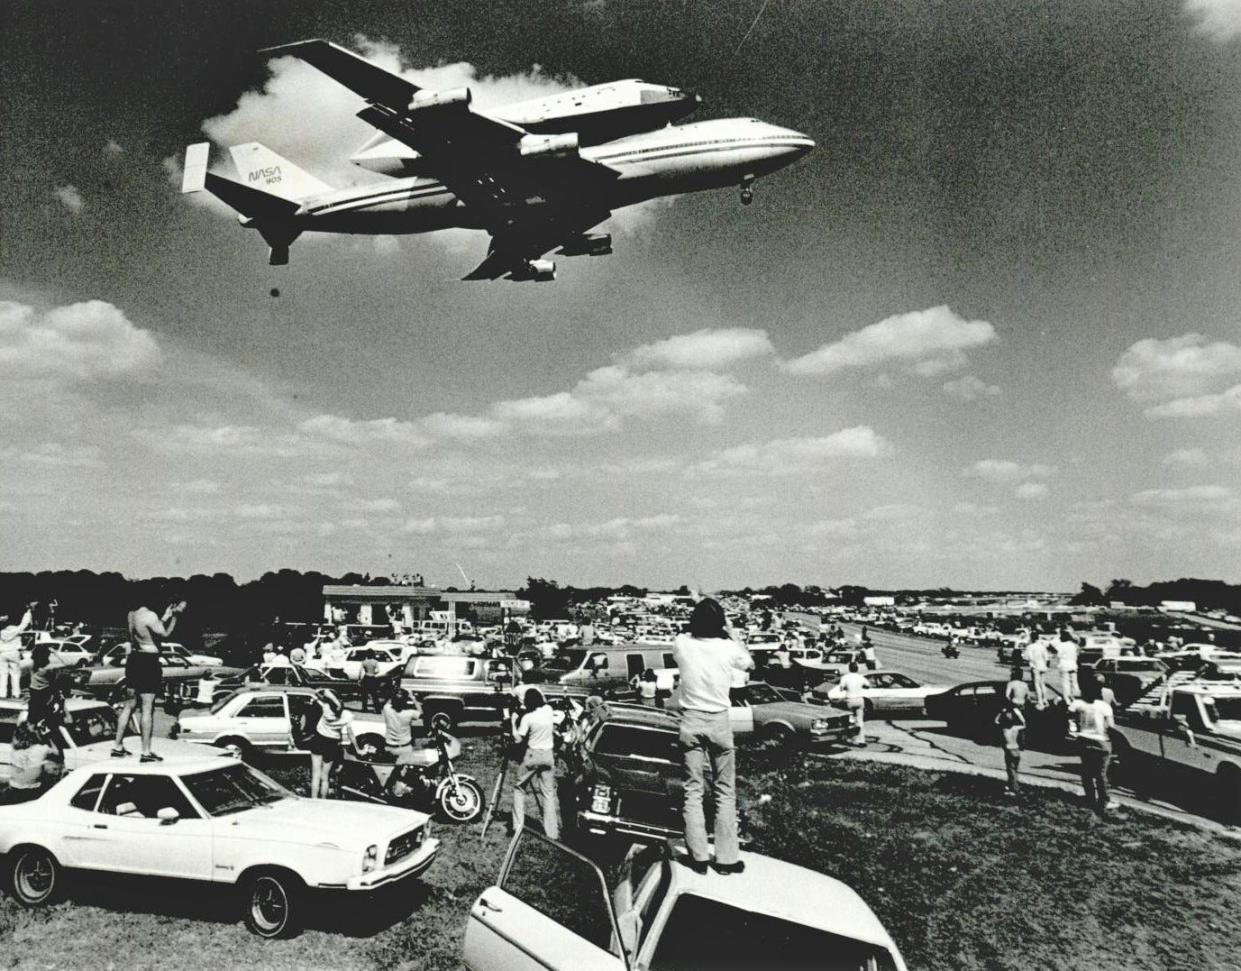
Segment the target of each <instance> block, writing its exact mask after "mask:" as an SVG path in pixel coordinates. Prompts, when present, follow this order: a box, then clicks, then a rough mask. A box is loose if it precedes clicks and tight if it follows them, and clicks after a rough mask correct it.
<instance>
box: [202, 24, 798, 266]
mask: <svg viewBox="0 0 1241 971" xmlns="http://www.w3.org/2000/svg"><path fill="white" fill-rule="evenodd" d="M268 53H272V54H281V55H293V56H296V57H300V58H302V59H303V60H305V61H307V62H308V63H310V64H312V65H314V66H315V67H317V68H318V69H319V70H321V71H323V72H324V73H325V74H328V75H329V76H331V77H332V78H334V79H336V80H337V81H339V82H340V83H341V84H343V85H345V86H346V87H348V88H349V89H351V90H352V91H354V92H355V93H357V94H358V95H360V96H361V97H362V98H363V99H365V101H366V102H367V106H366V107H365V108H363V109H362V110H361V111H360V112H359V113H358V116H359V117H360V118H362V119H364V120H365V121H367V122H369V123H370V124H371V125H373V126H374V127H375V128H376V129H378V131H379V134H378V135H377V136H376V137H375V138H373V139H371V141H369V142H368V143H367V144H366V145H364V146H363V147H362V148H361V149H360V150H359V151H358V153H357V154H355V155H354V156H353V159H352V160H353V161H354V162H355V163H356V164H358V165H361V166H363V167H366V168H368V169H371V170H373V171H377V172H382V173H385V174H388V175H392V176H394V178H391V179H386V180H385V181H382V182H377V183H372V184H369V185H364V186H358V187H354V188H349V189H340V190H333V189H332V188H331V187H329V186H327V185H325V184H324V183H322V182H321V181H319V180H318V179H316V178H315V177H314V176H312V175H310V174H308V173H307V172H304V171H302V170H301V169H299V168H298V167H297V166H295V165H294V164H293V163H291V162H289V161H287V160H286V159H283V158H281V157H280V156H279V155H277V154H276V153H275V152H273V151H271V150H270V149H268V148H265V147H264V146H262V145H260V144H258V143H250V144H247V145H236V146H233V147H232V148H231V149H230V152H231V154H232V159H233V165H234V167H235V169H236V172H237V177H238V178H237V180H232V179H228V178H225V177H224V176H221V175H217V174H216V173H214V172H210V171H208V161H209V152H210V146H209V145H208V144H207V143H205V142H203V143H199V144H196V145H191V146H190V147H189V149H188V150H187V151H186V157H185V173H184V178H183V182H182V191H183V192H197V191H200V190H202V189H206V190H207V191H208V192H211V193H213V194H214V195H216V196H218V197H219V198H220V199H222V200H223V201H224V202H226V203H228V205H230V206H232V207H233V208H234V209H236V210H237V212H238V213H240V221H241V224H242V225H243V226H245V227H247V228H252V229H256V230H257V231H258V232H259V234H260V235H261V236H262V237H263V239H264V240H266V242H267V244H268V245H269V246H270V248H271V253H270V262H271V263H272V264H273V265H279V264H283V263H287V262H288V259H289V246H290V244H292V242H293V241H294V240H295V239H296V238H297V237H298V236H300V235H301V234H302V233H304V232H329V233H362V234H366V233H385V234H386V233H424V232H433V231H435V230H439V229H449V228H454V227H459V228H466V229H481V230H484V231H486V232H487V233H488V234H490V236H491V246H490V249H489V250H488V253H487V257H486V259H485V260H483V262H482V263H481V264H479V266H477V267H476V268H475V269H474V270H473V271H472V272H471V273H469V274H468V275H467V276H466V277H465V279H467V280H495V279H499V278H502V277H503V278H506V279H509V280H518V281H521V280H535V281H546V280H553V279H555V277H556V264H555V263H554V262H553V261H551V260H549V259H545V258H544V257H545V256H546V255H547V254H549V253H551V252H552V251H555V253H556V254H559V255H562V256H603V255H606V254H608V253H611V252H612V237H611V236H610V235H608V234H606V233H597V232H592V230H593V229H594V228H595V227H596V226H598V225H599V224H600V223H602V222H604V221H606V220H607V219H608V218H609V217H610V216H611V215H612V213H613V212H614V211H615V210H616V209H619V208H621V207H623V206H630V205H634V204H635V203H639V202H644V201H646V200H648V199H653V198H656V197H658V196H666V195H679V194H681V193H685V192H694V191H698V190H701V189H715V188H723V187H727V186H740V189H741V201H742V202H743V203H748V202H750V200H751V199H752V198H753V189H752V185H753V183H754V180H755V179H757V178H758V177H760V176H763V175H767V174H770V173H771V172H775V171H776V170H778V169H781V168H784V167H785V166H786V165H789V164H791V163H792V162H794V161H796V160H797V159H798V158H800V157H801V156H803V155H805V154H806V153H807V152H808V151H810V150H811V149H812V148H814V142H813V141H812V140H811V139H809V138H807V137H806V136H805V135H803V134H801V133H799V132H795V131H792V130H790V129H787V128H780V127H777V126H775V125H770V124H767V123H765V122H762V121H758V120H756V119H754V118H725V119H718V120H715V121H703V122H696V123H693V124H687V125H672V124H671V122H672V121H674V120H676V119H679V118H681V117H683V116H684V115H686V114H688V113H689V112H690V111H693V109H694V108H695V107H696V106H697V104H698V100H699V99H698V98H697V97H696V96H694V95H691V94H687V93H686V92H683V91H680V90H678V89H676V88H668V87H663V86H659V85H652V84H647V83H646V82H642V81H636V80H631V81H617V82H613V83H612V84H603V85H597V86H594V87H590V88H583V89H580V90H577V91H571V92H569V93H567V94H561V95H556V96H554V97H551V98H541V99H538V100H535V101H527V102H522V103H520V104H516V105H509V106H506V107H505V108H502V109H499V110H497V111H496V112H494V113H484V112H481V111H478V110H477V109H475V108H474V107H473V106H472V105H471V100H472V99H471V95H470V90H469V88H458V89H455V90H449V91H429V90H426V89H423V88H419V87H418V86H417V85H415V84H412V83H411V82H409V81H407V80H405V79H404V78H402V77H400V76H398V75H396V74H393V73H391V72H390V71H387V70H384V69H383V68H381V67H379V66H377V65H375V64H372V63H371V62H370V61H367V60H366V59H365V58H362V57H360V56H358V55H357V54H354V53H353V52H351V51H348V50H346V49H344V48H343V47H339V46H337V45H335V44H331V43H328V42H327V41H322V40H311V41H302V42H299V43H296V44H289V45H286V46H284V47H276V48H272V49H271V50H270V51H268Z"/></svg>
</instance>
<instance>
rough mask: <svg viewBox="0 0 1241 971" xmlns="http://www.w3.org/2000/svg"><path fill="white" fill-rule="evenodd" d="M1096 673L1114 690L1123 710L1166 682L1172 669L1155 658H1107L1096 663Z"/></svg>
mask: <svg viewBox="0 0 1241 971" xmlns="http://www.w3.org/2000/svg"><path fill="white" fill-rule="evenodd" d="M1094 671H1095V674H1096V675H1099V676H1100V677H1101V678H1102V680H1103V683H1104V684H1106V685H1107V686H1108V687H1109V688H1111V689H1112V693H1113V694H1114V695H1115V696H1116V704H1118V705H1120V706H1121V707H1122V708H1123V707H1125V706H1126V705H1131V704H1133V702H1134V701H1136V700H1137V699H1138V698H1140V697H1141V696H1142V695H1144V694H1146V692H1147V691H1148V690H1150V688H1152V687H1153V686H1154V685H1156V684H1159V683H1160V682H1161V681H1166V680H1167V678H1168V675H1169V673H1170V672H1171V669H1170V668H1169V667H1168V665H1167V664H1165V663H1164V662H1163V661H1160V660H1159V659H1158V658H1153V657H1113V658H1107V657H1105V658H1103V659H1102V660H1099V661H1096V662H1095V665H1094Z"/></svg>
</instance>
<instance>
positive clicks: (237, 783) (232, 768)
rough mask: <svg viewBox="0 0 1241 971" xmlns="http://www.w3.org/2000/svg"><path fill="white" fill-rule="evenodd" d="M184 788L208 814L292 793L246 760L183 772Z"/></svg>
mask: <svg viewBox="0 0 1241 971" xmlns="http://www.w3.org/2000/svg"><path fill="white" fill-rule="evenodd" d="M181 781H182V782H184V783H185V788H187V789H189V791H190V794H191V795H192V796H193V797H194V798H195V799H197V800H198V802H199V804H200V805H201V806H202V807H203V809H205V810H206V811H207V815H208V816H227V815H229V814H231V813H238V812H243V811H244V810H247V809H253V808H255V807H256V806H265V805H267V804H269V803H273V802H279V801H280V800H281V799H287V798H289V797H291V796H292V795H293V794H292V793H291V792H289V790H287V789H285V788H284V787H283V786H281V785H279V784H278V783H276V782H274V781H273V780H271V779H269V778H268V777H267V776H265V775H263V773H261V772H256V771H255V770H254V769H252V768H250V766H248V765H246V764H245V763H244V762H233V763H232V764H230V765H227V766H224V767H223V768H219V769H212V770H210V771H209V772H199V773H196V774H194V775H187V776H182V778H181Z"/></svg>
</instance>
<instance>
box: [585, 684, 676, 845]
mask: <svg viewBox="0 0 1241 971" xmlns="http://www.w3.org/2000/svg"><path fill="white" fill-rule="evenodd" d="M609 709H610V710H609V714H608V715H607V717H606V718H605V719H604V720H603V721H602V722H601V723H599V724H598V725H595V726H594V727H593V728H592V729H591V730H590V732H589V733H588V734H587V736H586V738H585V739H584V741H583V742H582V746H581V770H580V773H579V775H578V776H577V778H576V779H575V780H574V782H573V786H572V789H573V791H572V792H571V793H569V794H568V800H567V801H569V802H570V803H571V806H572V809H574V810H575V811H576V824H577V827H576V828H577V832H578V834H579V836H586V837H599V838H608V837H624V838H625V839H626V840H628V841H637V842H649V843H654V842H659V841H661V840H664V839H667V838H668V837H670V836H679V835H680V834H681V833H683V832H684V825H683V823H682V819H681V799H682V789H683V783H682V774H683V773H682V767H681V765H682V763H681V750H680V746H679V743H678V721H677V719H676V717H675V716H674V715H671V714H669V713H668V712H665V711H661V710H659V709H655V708H643V707H640V706H637V705H611V706H609ZM566 808H569V807H566ZM566 818H571V817H569V816H568V814H567V813H566Z"/></svg>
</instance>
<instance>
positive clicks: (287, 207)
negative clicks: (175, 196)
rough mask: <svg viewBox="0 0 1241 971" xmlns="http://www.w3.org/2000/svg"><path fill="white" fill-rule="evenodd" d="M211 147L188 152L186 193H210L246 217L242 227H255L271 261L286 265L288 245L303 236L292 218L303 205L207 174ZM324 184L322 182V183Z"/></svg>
mask: <svg viewBox="0 0 1241 971" xmlns="http://www.w3.org/2000/svg"><path fill="white" fill-rule="evenodd" d="M210 152H211V146H210V145H209V144H208V143H207V142H200V143H198V144H196V145H191V146H190V147H189V148H187V149H186V151H185V169H184V171H183V173H182V176H181V191H182V192H183V193H190V192H201V191H203V190H204V189H205V190H207V191H208V192H210V193H211V194H212V195H213V196H215V197H216V198H217V199H219V200H220V201H222V202H224V203H225V204H226V205H228V206H230V207H232V208H233V209H235V210H237V212H239V213H240V214H241V215H242V216H243V217H245V218H244V219H243V225H247V226H252V227H253V228H255V229H257V230H258V231H259V234H260V235H261V236H262V237H263V239H265V240H266V241H267V244H268V246H270V247H271V255H270V259H269V262H270V263H271V265H272V266H283V265H284V264H285V263H288V262H289V244H291V243H292V242H293V240H295V239H297V237H298V236H300V235H301V229H299V228H298V227H297V226H296V225H295V222H294V219H293V216H294V214H295V213H296V212H297V210H298V209H299V208H301V204H300V203H299V202H297V201H296V200H294V199H286V198H284V197H283V196H279V195H274V194H272V193H271V192H267V191H264V190H263V189H256V188H252V187H251V186H248V185H242V184H241V183H240V182H234V181H233V180H232V179H226V178H224V176H222V175H216V174H215V173H214V172H208V171H207V161H208V157H209V155H210ZM319 184H320V185H322V183H319Z"/></svg>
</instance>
